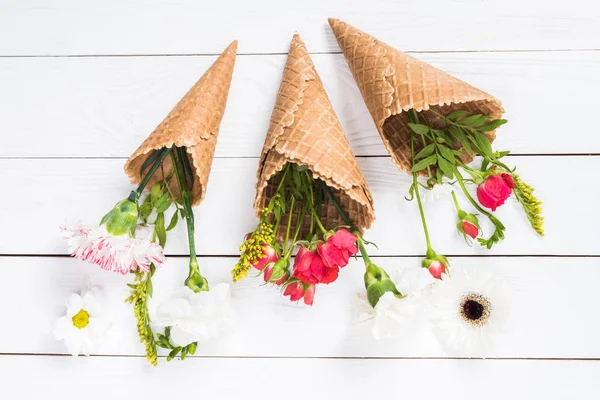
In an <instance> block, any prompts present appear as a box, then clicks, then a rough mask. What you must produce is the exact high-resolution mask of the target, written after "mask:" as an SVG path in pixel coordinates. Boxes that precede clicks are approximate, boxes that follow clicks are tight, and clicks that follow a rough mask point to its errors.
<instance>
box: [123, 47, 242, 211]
mask: <svg viewBox="0 0 600 400" xmlns="http://www.w3.org/2000/svg"><path fill="white" fill-rule="evenodd" d="M236 50H237V41H233V42H232V43H231V44H230V45H229V46H228V47H227V49H225V51H224V52H223V54H221V56H220V57H219V58H218V59H217V60H216V61H215V62H214V64H213V65H212V66H211V67H210V68H209V69H208V70H207V71H206V72H205V73H204V75H202V77H201V78H200V80H198V82H196V84H195V85H194V86H193V87H192V88H191V89H190V90H189V91H188V92H187V93H186V94H185V96H184V97H183V98H182V99H181V100H180V101H179V103H177V105H176V106H175V107H174V108H173V110H171V112H170V113H169V115H167V117H166V118H165V119H164V120H163V121H162V122H161V123H160V124H159V125H158V127H156V129H155V130H154V132H152V133H151V134H150V136H148V137H147V138H146V140H144V142H143V143H142V144H141V145H140V147H138V149H137V150H136V151H135V152H134V153H133V154H132V155H131V157H129V159H128V160H127V162H126V163H125V173H127V175H128V176H129V178H130V179H131V182H132V183H134V184H139V183H140V182H141V180H142V177H141V176H140V168H141V167H142V165H143V164H144V162H145V161H146V160H147V159H148V157H150V156H151V155H152V154H153V153H154V152H155V151H156V150H159V149H161V148H163V147H171V146H177V147H184V146H185V147H186V149H187V156H188V159H189V161H190V165H191V166H192V169H193V173H194V185H193V188H192V204H193V205H194V206H197V205H198V204H200V202H201V201H202V199H204V195H205V194H206V185H207V183H208V176H209V175H210V168H211V165H212V161H213V156H214V153H215V146H216V145H217V137H218V135H219V127H220V125H221V119H222V118H223V114H224V113H225V106H226V104H227V96H228V94H229V86H230V84H231V76H232V73H233V66H234V63H235V57H236ZM172 168H173V166H172V163H171V159H170V157H167V158H166V159H165V160H164V162H163V166H162V168H159V169H158V170H157V171H156V173H155V174H154V175H153V176H152V178H151V179H150V181H149V182H148V184H147V186H146V187H147V188H150V187H152V185H153V184H154V183H156V182H158V181H160V180H162V179H164V178H165V176H167V175H168V174H169V173H170V172H171V170H172ZM170 186H171V189H172V190H173V191H174V193H175V194H178V193H179V188H178V187H177V183H176V181H175V179H173V180H172V181H171V183H170Z"/></svg>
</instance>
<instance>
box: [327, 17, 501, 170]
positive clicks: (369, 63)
mask: <svg viewBox="0 0 600 400" xmlns="http://www.w3.org/2000/svg"><path fill="white" fill-rule="evenodd" d="M329 25H331V29H332V30H333V33H334V35H335V37H336V39H337V41H338V44H339V46H340V48H341V49H342V52H343V53H344V56H345V57H346V60H347V61H348V65H349V66H350V70H351V71H352V75H354V79H355V80H356V83H357V84H358V87H359V88H360V92H361V93H362V96H363V99H364V100H365V103H366V105H367V108H368V109H369V112H370V113H371V116H372V117H373V121H374V122H375V125H376V126H377V130H378V131H379V134H380V135H381V139H382V140H383V143H384V144H385V147H386V149H387V150H388V152H389V153H390V155H391V156H392V159H393V160H394V163H395V164H396V165H397V166H398V167H399V168H400V169H402V170H404V171H407V172H410V171H411V164H412V163H411V150H410V136H409V128H408V125H407V124H408V116H407V113H406V111H408V110H410V109H414V110H415V111H417V112H421V111H425V114H426V115H429V116H430V117H432V118H433V119H434V120H435V118H437V117H436V116H435V115H434V114H433V113H427V110H430V109H433V110H436V111H437V112H438V113H441V114H448V113H450V112H452V111H455V110H465V111H469V112H471V113H474V114H485V115H488V116H490V117H492V118H494V119H498V118H500V117H501V116H502V113H503V112H504V109H503V108H502V105H501V104H500V101H499V100H498V99H496V98H495V97H493V96H491V95H490V94H488V93H485V92H483V91H481V90H479V89H477V88H475V87H473V86H471V85H469V84H468V83H465V82H463V81H461V80H460V79H457V78H455V77H453V76H451V75H449V74H447V73H445V72H444V71H441V70H439V69H437V68H435V67H433V66H431V65H429V64H427V63H425V62H423V61H421V60H418V59H416V58H414V57H411V56H409V55H407V54H405V53H403V52H401V51H399V50H396V49H394V48H392V47H390V46H389V45H387V44H385V43H383V42H381V41H379V40H377V39H376V38H374V37H373V36H371V35H368V34H366V33H364V32H362V31H360V30H358V29H356V28H354V27H353V26H351V25H348V24H347V23H345V22H342V21H340V20H337V19H333V18H330V19H329ZM487 136H488V138H489V139H490V140H491V141H493V140H494V139H495V137H496V134H495V131H492V132H488V133H487ZM420 149H421V146H416V148H415V151H417V152H418V151H419V150H420ZM458 149H460V147H459V148H458ZM463 154H464V157H463V161H465V162H469V161H471V158H469V157H468V156H467V154H466V152H464V151H463Z"/></svg>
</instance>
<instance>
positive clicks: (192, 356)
mask: <svg viewBox="0 0 600 400" xmlns="http://www.w3.org/2000/svg"><path fill="white" fill-rule="evenodd" d="M2 356H22V357H73V356H72V355H70V354H62V353H0V357H2ZM82 357H92V358H140V359H145V358H146V356H145V355H137V354H92V355H89V356H82ZM188 357H189V358H198V359H200V358H206V359H216V360H218V359H233V360H237V359H248V360H466V361H481V360H486V361H600V358H593V357H590V358H582V357H575V358H560V357H516V358H515V357H489V358H484V357H335V356H331V357H318V356H306V357H302V356H195V355H188ZM158 358H159V359H166V358H167V356H158Z"/></svg>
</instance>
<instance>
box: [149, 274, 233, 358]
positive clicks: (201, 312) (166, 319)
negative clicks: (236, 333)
mask: <svg viewBox="0 0 600 400" xmlns="http://www.w3.org/2000/svg"><path fill="white" fill-rule="evenodd" d="M233 318H234V310H233V307H232V306H231V294H230V289H229V285H228V284H226V283H219V284H217V285H215V286H214V287H213V288H212V289H210V290H209V291H206V292H199V293H194V292H193V291H192V290H191V289H190V288H188V287H184V288H181V289H179V290H178V291H176V292H175V293H174V294H173V296H172V297H171V298H170V299H168V300H167V301H165V302H163V303H161V304H160V305H159V306H158V307H157V309H156V319H155V323H156V324H157V325H159V326H163V327H167V326H170V327H171V343H172V344H173V345H175V346H181V347H183V346H187V345H188V344H190V343H193V342H199V341H206V340H210V339H215V338H220V337H222V336H224V335H228V334H230V333H231V332H232V331H233V325H234V324H233Z"/></svg>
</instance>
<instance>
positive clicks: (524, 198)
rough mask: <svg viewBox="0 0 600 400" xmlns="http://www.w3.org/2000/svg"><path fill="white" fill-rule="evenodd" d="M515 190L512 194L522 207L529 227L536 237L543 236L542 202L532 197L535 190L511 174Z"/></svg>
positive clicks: (517, 176)
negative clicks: (535, 233)
mask: <svg viewBox="0 0 600 400" xmlns="http://www.w3.org/2000/svg"><path fill="white" fill-rule="evenodd" d="M512 178H513V181H514V183H515V188H514V189H513V192H514V193H515V196H516V198H517V200H518V201H519V203H521V205H522V206H523V210H524V211H525V215H526V216H527V219H528V220H529V223H530V224H531V227H532V228H533V230H534V231H536V232H537V234H538V235H540V236H544V217H542V202H541V201H539V200H538V199H537V198H536V197H535V196H534V195H533V191H534V190H535V189H534V188H532V187H531V186H529V185H528V184H526V183H525V182H523V181H522V180H521V177H520V176H519V175H517V174H512Z"/></svg>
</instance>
